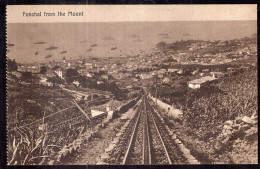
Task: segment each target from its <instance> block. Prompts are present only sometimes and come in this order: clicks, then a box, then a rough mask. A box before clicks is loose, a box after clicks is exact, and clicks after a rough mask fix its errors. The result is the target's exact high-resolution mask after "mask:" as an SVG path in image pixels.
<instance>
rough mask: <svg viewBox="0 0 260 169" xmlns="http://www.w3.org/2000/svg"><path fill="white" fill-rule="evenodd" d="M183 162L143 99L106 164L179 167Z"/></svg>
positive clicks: (177, 150) (158, 119)
mask: <svg viewBox="0 0 260 169" xmlns="http://www.w3.org/2000/svg"><path fill="white" fill-rule="evenodd" d="M186 160H187V159H186V158H185V157H184V155H183V153H182V152H181V151H180V150H179V148H178V146H177V145H175V143H174V141H173V140H172V138H171V135H170V134H169V133H168V131H167V130H166V128H165V126H164V124H163V123H162V121H161V120H160V117H159V115H158V114H157V113H156V112H155V111H154V109H153V107H152V106H151V105H150V104H149V102H148V100H147V98H146V97H145V96H144V97H143V99H142V102H141V104H140V105H139V107H138V110H137V113H136V114H135V116H134V118H133V119H132V120H131V121H130V123H129V125H128V127H127V128H126V130H125V132H124V134H122V136H121V137H120V140H119V143H118V145H117V146H116V147H115V149H114V150H113V152H112V153H111V154H110V158H109V159H107V161H106V163H109V164H127V165H129V164H130V165H131V164H145V165H149V164H181V163H185V162H186Z"/></svg>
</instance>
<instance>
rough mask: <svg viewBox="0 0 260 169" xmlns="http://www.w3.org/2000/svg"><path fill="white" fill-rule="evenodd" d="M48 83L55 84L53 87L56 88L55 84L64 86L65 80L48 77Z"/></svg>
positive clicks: (57, 77)
mask: <svg viewBox="0 0 260 169" xmlns="http://www.w3.org/2000/svg"><path fill="white" fill-rule="evenodd" d="M47 81H48V82H51V83H52V84H53V86H55V84H64V83H65V82H64V80H63V79H61V78H60V77H59V76H53V77H48V79H47Z"/></svg>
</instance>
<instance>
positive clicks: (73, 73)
mask: <svg viewBox="0 0 260 169" xmlns="http://www.w3.org/2000/svg"><path fill="white" fill-rule="evenodd" d="M65 76H66V80H67V82H68V83H72V82H73V80H74V79H75V78H77V77H78V71H77V70H76V69H72V68H69V69H67V71H66V75H65Z"/></svg>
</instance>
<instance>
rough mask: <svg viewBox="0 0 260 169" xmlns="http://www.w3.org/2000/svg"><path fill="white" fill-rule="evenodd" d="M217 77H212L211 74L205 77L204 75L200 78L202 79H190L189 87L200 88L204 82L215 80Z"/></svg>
mask: <svg viewBox="0 0 260 169" xmlns="http://www.w3.org/2000/svg"><path fill="white" fill-rule="evenodd" d="M215 79H216V78H214V77H211V76H205V77H202V78H200V79H195V80H192V81H189V82H188V87H189V88H192V89H198V88H200V87H201V86H202V85H203V84H205V83H206V82H209V81H213V80H215Z"/></svg>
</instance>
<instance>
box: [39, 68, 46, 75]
mask: <svg viewBox="0 0 260 169" xmlns="http://www.w3.org/2000/svg"><path fill="white" fill-rule="evenodd" d="M46 72H47V68H46V67H45V66H42V67H41V70H40V74H46Z"/></svg>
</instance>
